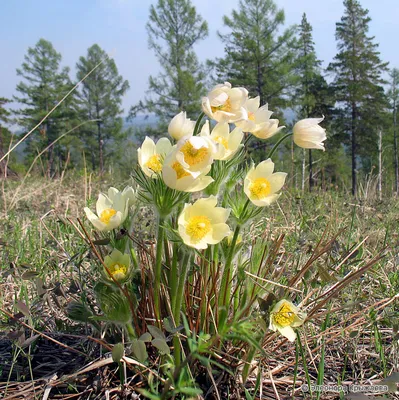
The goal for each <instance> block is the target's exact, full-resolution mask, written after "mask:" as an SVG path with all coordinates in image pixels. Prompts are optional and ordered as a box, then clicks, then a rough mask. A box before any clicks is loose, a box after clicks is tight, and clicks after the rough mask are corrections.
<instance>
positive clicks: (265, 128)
mask: <svg viewBox="0 0 399 400" xmlns="http://www.w3.org/2000/svg"><path fill="white" fill-rule="evenodd" d="M259 106H260V97H259V96H257V97H255V98H253V99H248V100H247V102H246V103H245V106H244V107H245V109H246V111H247V114H248V118H247V119H246V120H241V121H237V122H236V125H237V126H239V127H240V128H242V130H243V132H251V133H252V134H253V135H254V136H256V137H258V138H259V139H269V138H271V137H272V136H274V135H275V134H276V133H277V132H279V131H280V130H281V129H283V128H285V127H284V126H280V127H279V126H278V124H279V120H278V119H270V117H271V115H272V114H273V112H272V111H269V109H268V105H267V104H266V105H264V106H262V107H259Z"/></svg>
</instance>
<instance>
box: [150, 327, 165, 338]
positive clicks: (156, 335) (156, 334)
mask: <svg viewBox="0 0 399 400" xmlns="http://www.w3.org/2000/svg"><path fill="white" fill-rule="evenodd" d="M147 328H148V330H149V331H150V333H151V335H152V336H153V337H154V338H155V339H162V340H166V337H165V335H164V334H163V332H162V331H161V330H160V329H159V328H157V327H156V326H154V325H147Z"/></svg>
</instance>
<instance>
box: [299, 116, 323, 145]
mask: <svg viewBox="0 0 399 400" xmlns="http://www.w3.org/2000/svg"><path fill="white" fill-rule="evenodd" d="M323 119H324V117H323V118H307V119H302V120H301V121H298V122H297V123H296V124H295V125H294V129H293V132H294V143H295V144H296V145H297V146H299V147H302V148H304V149H318V150H323V151H324V150H325V148H324V143H323V141H324V140H326V139H327V135H326V130H325V129H324V128H322V127H321V126H320V125H319V123H320V122H321V121H323Z"/></svg>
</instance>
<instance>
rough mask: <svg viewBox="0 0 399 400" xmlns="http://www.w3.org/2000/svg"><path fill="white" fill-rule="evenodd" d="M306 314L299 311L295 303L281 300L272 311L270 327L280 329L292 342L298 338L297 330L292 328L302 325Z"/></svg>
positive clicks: (273, 329)
mask: <svg viewBox="0 0 399 400" xmlns="http://www.w3.org/2000/svg"><path fill="white" fill-rule="evenodd" d="M305 318H306V314H305V313H302V312H300V311H299V308H298V307H296V306H295V305H294V304H293V303H291V302H290V301H288V300H285V299H283V300H280V301H279V302H278V303H276V305H275V306H274V307H273V309H272V310H271V312H270V325H269V329H271V330H272V331H274V332H276V331H279V332H280V333H281V334H282V335H283V336H284V337H286V338H287V339H288V340H290V341H291V342H293V341H295V339H296V332H295V331H294V329H292V328H296V327H298V326H301V325H302V324H303V322H304V320H305Z"/></svg>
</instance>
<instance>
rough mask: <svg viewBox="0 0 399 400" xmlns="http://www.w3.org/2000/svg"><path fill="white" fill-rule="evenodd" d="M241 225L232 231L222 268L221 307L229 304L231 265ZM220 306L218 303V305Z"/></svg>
mask: <svg viewBox="0 0 399 400" xmlns="http://www.w3.org/2000/svg"><path fill="white" fill-rule="evenodd" d="M240 229H241V225H240V224H238V225H237V226H236V229H235V231H234V235H233V240H232V241H231V245H230V251H229V254H228V256H227V260H226V265H225V267H224V271H223V276H222V283H221V285H220V289H221V300H222V302H221V305H222V306H225V307H228V305H229V303H230V291H231V263H232V261H233V256H234V250H235V247H236V244H237V239H238V235H239V233H240ZM219 304H220V303H219Z"/></svg>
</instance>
